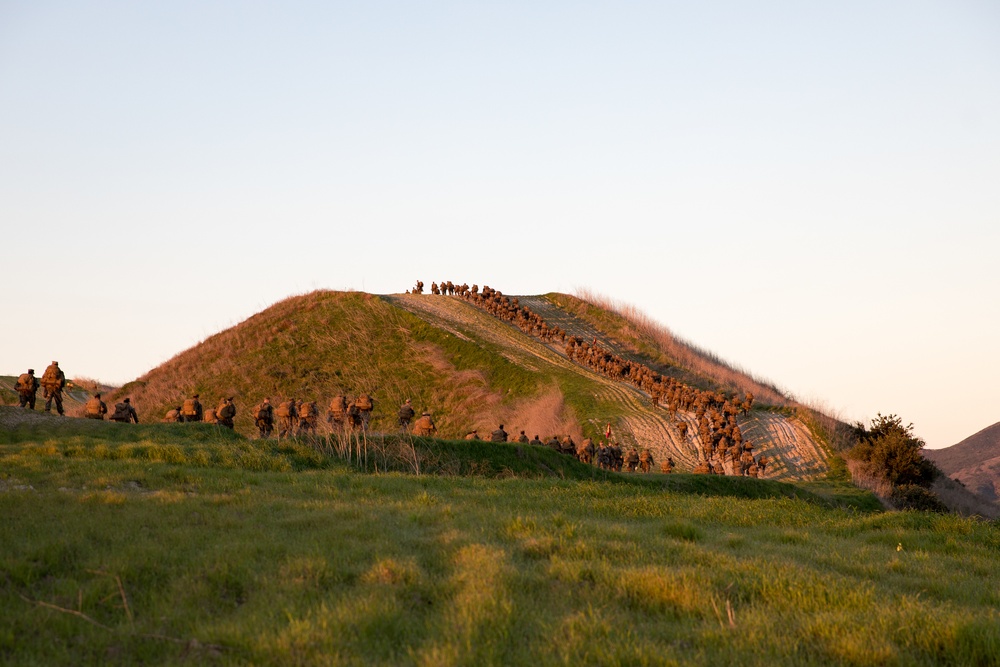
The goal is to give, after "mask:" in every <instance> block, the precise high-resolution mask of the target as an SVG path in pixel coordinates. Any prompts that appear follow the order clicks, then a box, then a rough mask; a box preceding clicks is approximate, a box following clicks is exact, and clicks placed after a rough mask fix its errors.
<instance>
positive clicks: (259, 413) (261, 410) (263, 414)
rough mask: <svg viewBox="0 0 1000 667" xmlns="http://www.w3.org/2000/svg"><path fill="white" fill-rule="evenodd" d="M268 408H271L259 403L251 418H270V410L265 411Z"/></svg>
mask: <svg viewBox="0 0 1000 667" xmlns="http://www.w3.org/2000/svg"><path fill="white" fill-rule="evenodd" d="M269 407H271V406H270V405H268V406H267V407H265V406H264V404H263V403H261V404H260V405H258V406H257V409H256V410H254V411H253V418H254V419H267V418H268V417H269V416H270V412H271V411H270V410H268V409H267V408H269Z"/></svg>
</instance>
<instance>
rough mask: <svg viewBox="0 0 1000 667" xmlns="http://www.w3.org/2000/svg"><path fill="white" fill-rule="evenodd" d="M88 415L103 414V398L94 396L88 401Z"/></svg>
mask: <svg viewBox="0 0 1000 667" xmlns="http://www.w3.org/2000/svg"><path fill="white" fill-rule="evenodd" d="M85 409H86V411H87V414H88V415H99V414H101V399H99V398H92V399H90V400H89V401H87V405H86V406H85Z"/></svg>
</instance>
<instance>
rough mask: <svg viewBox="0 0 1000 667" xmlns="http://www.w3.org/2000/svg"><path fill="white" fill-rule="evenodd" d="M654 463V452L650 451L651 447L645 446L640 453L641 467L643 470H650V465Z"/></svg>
mask: <svg viewBox="0 0 1000 667" xmlns="http://www.w3.org/2000/svg"><path fill="white" fill-rule="evenodd" d="M652 465H653V453H652V452H651V451H649V448H648V447H646V448H643V450H642V452H641V453H640V454H639V469H640V470H642V471H643V472H649V468H650V466H652Z"/></svg>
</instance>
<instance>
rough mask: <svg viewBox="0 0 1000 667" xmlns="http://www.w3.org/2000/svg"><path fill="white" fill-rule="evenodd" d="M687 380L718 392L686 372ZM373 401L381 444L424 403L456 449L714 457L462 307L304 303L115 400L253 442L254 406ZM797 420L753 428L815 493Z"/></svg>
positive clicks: (777, 468) (418, 298) (608, 388)
mask: <svg viewBox="0 0 1000 667" xmlns="http://www.w3.org/2000/svg"><path fill="white" fill-rule="evenodd" d="M555 296H558V297H562V298H569V297H565V295H549V296H546V297H522V298H523V299H525V301H526V302H530V303H531V304H532V305H533V306H535V307H537V308H538V309H539V310H540V311H541V310H544V312H545V317H546V318H549V317H557V318H560V321H561V322H566V323H568V322H570V321H571V320H573V319H576V320H577V323H576V324H575V325H573V326H574V327H575V328H574V329H573V331H578V332H579V333H581V334H582V333H586V335H587V336H588V337H589V338H590V339H598V340H600V341H602V343H603V342H605V341H607V344H608V345H615V346H616V347H615V349H616V350H620V351H621V352H622V353H623V354H628V355H631V356H632V357H634V358H636V359H643V360H644V361H645V362H647V363H650V364H653V363H656V360H653V359H649V358H648V357H647V356H646V355H643V354H641V352H640V351H639V350H638V349H637V348H636V347H635V346H633V345H631V344H629V343H628V342H627V341H623V340H621V338H622V337H617V338H612V337H611V336H609V335H608V334H605V333H604V332H603V330H602V329H600V328H598V327H597V326H594V325H590V324H587V323H586V321H585V320H583V319H582V318H579V317H576V316H575V315H572V314H571V313H569V312H567V311H566V310H564V309H562V308H560V306H559V305H558V303H557V301H556V299H555V298H554V297H555ZM674 372H675V373H676V374H678V375H679V376H690V377H686V378H685V379H686V381H697V382H700V383H702V384H708V385H710V384H711V382H710V381H709V380H706V379H704V378H697V377H695V376H694V375H692V374H691V373H689V372H688V371H686V370H685V369H683V368H681V367H677V368H675V369H674ZM362 391H366V392H370V393H372V395H373V396H374V397H375V398H376V401H377V405H376V411H375V415H374V428H375V429H376V430H380V431H392V430H395V428H396V424H395V421H396V419H395V413H396V409H397V407H398V406H399V405H400V404H401V403H402V402H403V401H404V400H405V399H407V398H410V399H412V401H413V404H414V406H415V407H416V408H417V409H418V411H419V410H423V409H426V410H428V411H430V412H431V413H432V414H433V415H434V417H435V420H436V422H437V426H438V429H439V434H440V435H442V436H445V437H455V438H457V437H462V436H463V435H464V434H465V433H467V432H468V431H469V430H471V429H473V428H475V429H478V430H479V432H480V433H481V434H483V435H486V434H488V433H489V432H490V431H492V430H493V429H494V428H496V425H497V424H499V423H503V424H505V426H506V429H507V431H508V432H510V433H511V434H512V435H515V434H517V433H518V432H519V431H521V430H524V431H525V432H526V433H527V434H528V435H529V436H533V435H536V434H537V435H539V436H541V437H542V438H543V439H544V438H547V437H549V436H551V435H556V434H558V435H571V436H572V437H573V438H574V439H575V440H577V441H579V440H580V439H582V438H584V437H592V438H595V439H597V438H599V437H600V436H601V435H602V434H603V433H604V431H605V429H606V427H607V425H608V424H610V425H611V428H612V431H613V436H614V438H615V439H616V440H618V441H619V442H621V443H622V444H623V445H625V446H629V445H635V446H637V447H648V448H650V450H651V451H652V452H653V455H654V457H655V459H656V460H657V461H659V460H662V459H663V458H665V457H666V456H668V455H669V456H671V457H673V459H674V460H675V461H676V462H677V464H678V465H679V467H680V468H681V469H688V470H689V469H691V468H693V467H694V466H696V465H697V463H698V459H699V451H700V449H701V446H700V445H701V443H700V441H699V438H698V435H697V422H696V419H695V416H694V414H693V413H686V412H683V411H681V412H679V413H678V415H677V419H678V420H679V421H683V422H686V423H687V424H688V434H687V436H686V437H682V436H681V434H680V433H679V431H678V429H677V425H676V422H675V420H674V418H673V417H671V416H670V415H669V414H668V413H667V411H666V410H664V409H662V408H656V407H654V406H653V405H652V403H651V401H650V398H649V397H648V396H647V395H646V394H644V393H643V392H641V391H639V390H638V389H636V388H634V387H632V386H630V385H628V384H623V383H621V382H615V381H612V380H611V379H609V378H607V377H605V376H603V375H600V374H597V373H595V372H593V371H592V370H590V369H588V368H586V367H584V366H582V365H580V364H578V363H576V362H574V361H571V360H570V359H568V358H567V356H566V354H565V352H564V351H563V350H562V349H561V346H560V345H559V344H557V343H554V342H553V343H543V342H542V341H541V340H539V339H538V338H536V337H532V336H529V335H526V334H525V333H523V332H522V331H521V330H519V329H517V328H516V327H514V326H511V325H510V324H507V323H505V322H502V321H500V320H498V319H497V318H495V317H493V316H492V315H490V314H489V313H487V312H485V311H483V310H481V309H480V308H477V307H475V306H474V305H472V304H470V303H469V302H467V301H465V300H463V299H460V298H458V297H449V296H436V295H411V294H405V295H388V296H383V297H378V296H374V295H370V294H365V293H357V292H348V293H343V292H330V291H318V292H313V293H310V294H306V295H302V296H297V297H292V298H289V299H286V300H284V301H282V302H279V303H277V304H275V305H274V306H272V307H270V308H268V309H266V310H264V311H262V312H261V313H258V314H257V315H254V316H253V317H251V318H249V319H248V320H246V321H245V322H242V323H240V324H239V325H237V326H235V327H232V328H230V329H227V330H226V331H223V332H220V333H219V334H216V335H214V336H212V337H210V338H209V339H207V340H205V341H204V342H202V343H200V344H199V345H196V346H195V347H193V348H191V349H189V350H186V351H184V352H182V353H180V354H178V355H177V356H176V357H174V358H173V359H171V360H169V361H168V362H166V363H164V364H163V365H161V366H159V367H157V368H155V369H153V370H151V371H150V372H149V373H147V374H145V375H144V376H142V377H140V378H138V379H137V380H136V381H134V382H131V383H129V384H127V385H126V386H125V387H123V388H122V389H121V390H120V391H119V392H117V393H116V395H115V397H114V398H118V397H121V396H124V395H130V396H132V397H133V402H134V403H135V404H136V406H137V408H138V410H139V412H140V416H141V417H143V418H145V419H147V420H150V419H151V420H157V419H159V418H160V417H162V415H163V414H164V413H165V412H166V411H167V410H168V409H170V408H171V407H174V406H176V405H178V404H179V403H180V402H181V401H182V400H183V399H184V398H185V397H186V396H188V395H190V394H192V393H199V394H200V395H201V397H202V402H203V403H204V404H205V406H206V407H212V406H214V405H216V404H217V402H218V401H219V400H220V399H221V398H222V397H223V396H235V397H236V401H235V402H236V405H237V407H238V410H239V412H238V414H237V417H236V428H237V430H238V431H240V432H242V433H245V434H252V433H253V431H254V428H253V424H252V419H251V417H250V413H251V409H252V406H253V405H256V404H257V403H259V402H260V401H261V400H262V399H263V398H264V397H265V396H267V397H270V398H271V400H272V402H275V401H277V400H281V399H284V398H286V397H295V398H298V399H306V400H315V401H317V402H318V403H319V405H320V406H321V407H322V408H323V409H324V410H323V411H324V414H325V407H326V405H327V404H328V403H329V400H330V398H331V397H332V396H334V395H336V394H338V393H341V392H343V393H346V394H348V395H355V394H357V393H359V392H362ZM793 415H794V413H792V412H791V411H790V410H789V409H787V408H784V409H782V410H780V411H776V410H773V409H769V408H768V407H767V406H761V407H759V408H755V409H753V410H751V411H750V413H749V414H748V415H747V416H746V417H741V418H740V428H741V429H742V431H743V433H744V434H745V436H746V438H748V439H749V440H751V441H752V442H753V444H754V446H755V450H754V451H755V453H756V454H763V455H765V456H767V457H768V459H770V460H771V465H770V466H769V467H768V469H767V472H766V476H767V477H776V478H789V479H805V478H811V477H814V476H816V475H819V474H821V473H823V472H824V471H825V469H826V465H825V458H826V454H825V451H824V447H823V446H822V445H821V444H820V442H819V439H818V438H817V437H816V435H815V434H814V433H813V432H812V430H811V429H810V428H809V427H808V426H807V425H806V424H805V423H804V422H803V421H801V420H800V419H798V418H796V417H795V416H793ZM726 471H727V472H732V466H731V464H729V463H727V464H726Z"/></svg>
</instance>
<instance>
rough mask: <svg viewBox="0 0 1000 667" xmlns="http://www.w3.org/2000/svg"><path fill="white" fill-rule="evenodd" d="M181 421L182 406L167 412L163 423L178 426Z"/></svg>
mask: <svg viewBox="0 0 1000 667" xmlns="http://www.w3.org/2000/svg"><path fill="white" fill-rule="evenodd" d="M180 420H181V406H179V405H178V406H177V407H176V408H173V409H172V410H167V414H166V415H164V416H163V421H165V422H167V423H169V424H176V423H177V422H179V421H180Z"/></svg>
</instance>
